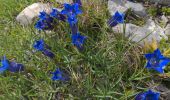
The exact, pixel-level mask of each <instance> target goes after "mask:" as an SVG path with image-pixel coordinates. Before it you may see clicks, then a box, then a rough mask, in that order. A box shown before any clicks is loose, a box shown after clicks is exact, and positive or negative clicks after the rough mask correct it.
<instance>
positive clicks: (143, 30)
mask: <svg viewBox="0 0 170 100" xmlns="http://www.w3.org/2000/svg"><path fill="white" fill-rule="evenodd" d="M123 29H124V26H123V24H119V25H117V26H116V27H113V31H114V32H116V33H123ZM124 34H125V36H126V37H128V38H129V39H130V40H132V41H133V42H137V43H138V42H139V44H140V45H144V42H147V43H152V42H153V39H155V40H156V41H157V43H159V42H160V41H161V39H163V38H164V39H166V40H167V39H168V37H167V36H166V35H165V32H164V29H162V28H161V27H160V26H158V25H156V24H155V22H154V21H152V20H150V19H149V20H148V21H147V23H146V24H145V25H144V26H142V27H139V26H136V25H134V24H130V23H129V24H126V28H125V33H124Z"/></svg>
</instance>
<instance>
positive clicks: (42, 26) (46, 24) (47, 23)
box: [35, 18, 54, 30]
mask: <svg viewBox="0 0 170 100" xmlns="http://www.w3.org/2000/svg"><path fill="white" fill-rule="evenodd" d="M53 24H54V22H53V19H52V18H48V19H46V20H41V19H40V20H38V21H37V22H36V24H35V28H36V29H38V30H49V29H53V27H54V26H53Z"/></svg>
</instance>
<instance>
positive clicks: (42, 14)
mask: <svg viewBox="0 0 170 100" xmlns="http://www.w3.org/2000/svg"><path fill="white" fill-rule="evenodd" d="M48 17H49V15H48V14H47V13H46V12H45V11H42V12H40V15H39V18H40V19H41V20H45V19H47V18H48Z"/></svg>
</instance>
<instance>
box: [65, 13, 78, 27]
mask: <svg viewBox="0 0 170 100" xmlns="http://www.w3.org/2000/svg"><path fill="white" fill-rule="evenodd" d="M67 20H68V23H69V24H70V26H73V25H74V24H77V22H78V19H77V17H76V16H75V15H71V16H70V17H68V19H67Z"/></svg>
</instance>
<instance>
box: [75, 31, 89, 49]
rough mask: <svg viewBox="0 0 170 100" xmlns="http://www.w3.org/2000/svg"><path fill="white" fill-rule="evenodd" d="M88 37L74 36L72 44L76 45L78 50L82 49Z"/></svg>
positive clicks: (78, 34)
mask: <svg viewBox="0 0 170 100" xmlns="http://www.w3.org/2000/svg"><path fill="white" fill-rule="evenodd" d="M86 38H87V37H85V36H81V35H80V33H77V34H72V43H73V45H75V46H76V47H77V48H78V49H82V46H83V44H84V41H85V39H86Z"/></svg>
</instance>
